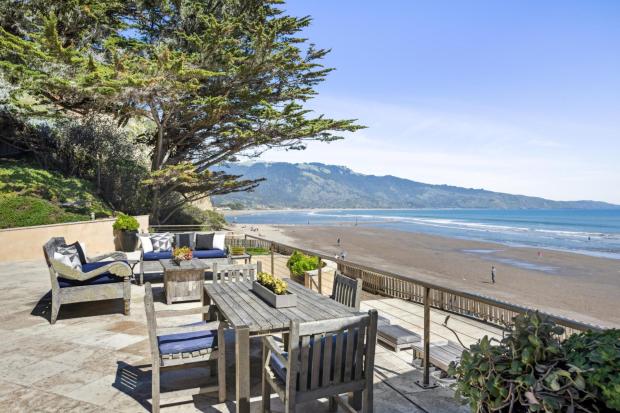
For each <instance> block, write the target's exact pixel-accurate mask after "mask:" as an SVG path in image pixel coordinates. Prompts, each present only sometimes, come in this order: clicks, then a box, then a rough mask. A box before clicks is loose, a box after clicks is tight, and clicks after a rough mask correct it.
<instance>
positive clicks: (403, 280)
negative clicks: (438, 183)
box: [226, 234, 603, 336]
mask: <svg viewBox="0 0 620 413" xmlns="http://www.w3.org/2000/svg"><path fill="white" fill-rule="evenodd" d="M226 242H227V244H228V245H236V246H245V247H262V248H265V249H267V250H270V251H271V252H272V253H278V254H284V255H290V254H292V253H293V252H294V251H300V252H302V253H304V254H307V255H313V256H317V257H319V258H320V259H322V260H328V261H333V262H335V263H336V264H337V267H338V270H339V271H340V272H342V273H343V274H345V275H346V276H348V277H351V278H360V279H362V281H363V288H364V290H365V291H367V292H369V293H372V294H376V295H382V296H386V297H394V298H400V299H403V300H407V301H412V302H416V303H420V304H424V297H425V292H426V290H427V289H429V292H430V294H429V306H430V307H433V308H437V309H441V310H444V311H447V312H450V313H454V314H459V315H464V316H467V317H471V318H474V319H476V320H480V321H484V322H487V323H491V324H494V325H497V326H500V327H505V326H506V324H507V323H509V322H510V321H511V320H512V319H513V317H515V316H516V315H518V314H522V313H525V312H527V311H535V310H536V309H535V308H531V307H526V306H523V305H519V304H514V303H510V302H507V301H502V300H499V299H496V298H493V297H489V296H485V295H482V294H478V293H472V292H466V291H459V290H455V289H452V288H447V287H444V286H441V285H439V284H435V283H430V282H428V281H425V280H421V279H418V278H416V277H415V276H413V275H408V274H407V275H402V274H397V273H393V272H390V271H385V270H382V269H378V268H372V267H369V266H367V265H363V264H359V263H355V262H351V261H346V260H341V259H336V258H335V257H334V256H332V255H329V254H326V253H323V252H320V251H312V250H308V249H304V248H299V247H296V246H292V245H286V244H283V243H280V242H275V241H271V240H268V239H265V238H261V237H257V236H253V235H249V234H248V235H243V236H229V237H227V239H226ZM272 270H273V268H272ZM320 274H321V273H320V272H319V276H320ZM318 284H319V285H321V279H320V278H319V280H318ZM539 313H541V314H545V315H546V316H548V317H550V318H551V319H552V320H553V321H554V322H555V323H556V324H558V325H561V326H563V327H564V328H565V330H566V331H565V335H566V336H569V335H571V334H572V333H574V332H580V331H586V330H601V329H603V327H601V326H598V325H594V324H589V323H584V322H581V321H578V320H574V319H570V318H566V317H563V316H559V315H556V314H550V313H547V312H544V311H539Z"/></svg>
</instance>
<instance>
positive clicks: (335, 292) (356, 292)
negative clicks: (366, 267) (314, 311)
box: [331, 271, 362, 311]
mask: <svg viewBox="0 0 620 413" xmlns="http://www.w3.org/2000/svg"><path fill="white" fill-rule="evenodd" d="M361 297H362V280H361V279H360V278H356V279H353V278H349V277H347V276H346V275H343V274H342V273H341V272H339V271H336V272H335V274H334V284H333V287H332V295H331V299H332V300H336V301H337V302H339V303H340V304H344V305H346V306H348V307H351V308H354V309H355V310H356V311H359V310H360V299H361Z"/></svg>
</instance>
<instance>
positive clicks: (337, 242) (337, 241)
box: [336, 237, 340, 246]
mask: <svg viewBox="0 0 620 413" xmlns="http://www.w3.org/2000/svg"><path fill="white" fill-rule="evenodd" d="M336 244H338V246H340V237H338V240H336Z"/></svg>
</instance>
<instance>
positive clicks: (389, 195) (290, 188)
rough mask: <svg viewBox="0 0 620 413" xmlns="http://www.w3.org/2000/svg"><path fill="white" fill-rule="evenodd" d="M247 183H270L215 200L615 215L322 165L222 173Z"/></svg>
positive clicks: (586, 203) (582, 205)
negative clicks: (258, 180) (578, 210)
mask: <svg viewBox="0 0 620 413" xmlns="http://www.w3.org/2000/svg"><path fill="white" fill-rule="evenodd" d="M217 169H220V170H225V171H226V172H227V173H231V174H236V175H243V177H244V178H246V179H258V178H266V180H265V181H264V182H261V184H260V185H259V186H258V188H256V189H255V190H254V191H252V192H243V193H233V194H228V195H221V196H216V197H213V201H214V204H215V205H216V206H226V205H231V204H233V205H235V206H237V207H240V206H241V205H242V206H243V207H244V208H265V209H275V208H480V209H616V208H620V206H619V205H614V204H610V203H606V202H601V201H591V200H577V201H554V200H549V199H545V198H541V197H533V196H527V195H515V194H508V193H503V192H495V191H488V190H485V189H482V188H463V187H458V186H454V185H446V184H427V183H422V182H418V181H413V180H410V179H406V178H400V177H397V176H394V175H383V176H378V175H365V174H361V173H358V172H355V171H353V170H351V169H350V168H348V167H346V166H338V165H326V164H323V163H319V162H309V163H296V164H293V163H287V162H254V163H237V164H230V165H226V166H223V167H220V168H217Z"/></svg>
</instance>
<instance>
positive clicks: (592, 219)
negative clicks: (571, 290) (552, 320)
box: [227, 209, 620, 259]
mask: <svg viewBox="0 0 620 413" xmlns="http://www.w3.org/2000/svg"><path fill="white" fill-rule="evenodd" d="M227 219H228V220H229V222H237V223H240V224H305V225H336V224H343V223H348V224H353V225H355V224H357V225H364V226H376V227H380V228H385V229H395V230H400V231H411V232H421V233H426V234H434V235H442V236H447V237H452V238H463V239H470V240H477V241H490V242H496V243H500V244H505V245H510V246H521V247H532V248H546V249H554V250H562V251H571V252H576V253H581V254H587V255H592V256H598V257H606V258H614V259H620V209H616V210H488V209H484V210H482V209H478V210H475V209H467V210H464V209H436V210H431V209H384V210H376V209H370V210H364V209H355V210H351V209H347V210H337V209H334V210H310V211H260V212H255V213H250V214H243V215H237V216H235V215H234V214H230V215H229V216H227Z"/></svg>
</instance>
